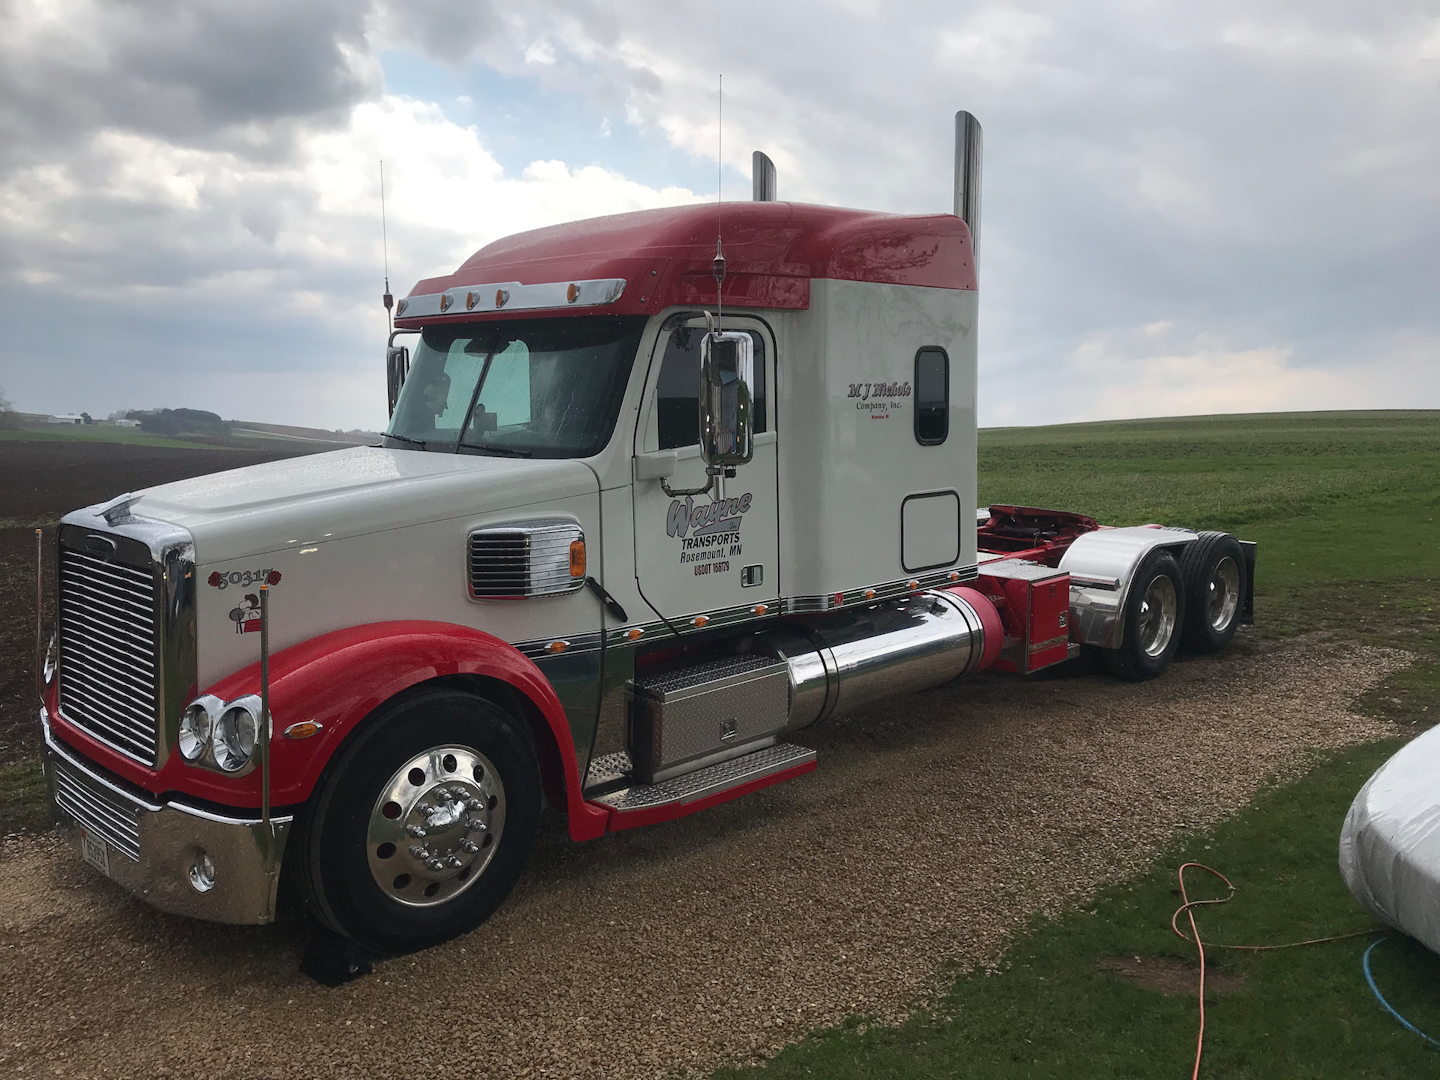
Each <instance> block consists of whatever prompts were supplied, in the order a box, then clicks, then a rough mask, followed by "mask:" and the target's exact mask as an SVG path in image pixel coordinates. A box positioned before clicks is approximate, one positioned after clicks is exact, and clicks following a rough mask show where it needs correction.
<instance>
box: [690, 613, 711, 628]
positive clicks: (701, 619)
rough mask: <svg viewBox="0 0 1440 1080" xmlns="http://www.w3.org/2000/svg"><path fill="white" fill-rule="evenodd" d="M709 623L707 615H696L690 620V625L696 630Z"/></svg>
mask: <svg viewBox="0 0 1440 1080" xmlns="http://www.w3.org/2000/svg"><path fill="white" fill-rule="evenodd" d="M709 621H710V617H709V616H708V615H696V616H695V618H693V619H691V620H690V624H691V625H692V626H694V627H696V628H699V627H701V626H704V625H705V624H706V623H708V622H709Z"/></svg>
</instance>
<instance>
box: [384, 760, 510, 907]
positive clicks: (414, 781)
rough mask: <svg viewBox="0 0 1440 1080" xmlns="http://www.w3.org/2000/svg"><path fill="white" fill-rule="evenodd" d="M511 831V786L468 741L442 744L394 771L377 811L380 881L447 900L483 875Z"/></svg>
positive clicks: (414, 899) (421, 897) (406, 899)
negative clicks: (507, 827)
mask: <svg viewBox="0 0 1440 1080" xmlns="http://www.w3.org/2000/svg"><path fill="white" fill-rule="evenodd" d="M504 831H505V785H504V783H502V782H501V779H500V774H499V772H498V771H497V770H496V768H495V765H494V763H493V762H492V761H490V759H489V758H487V757H486V756H485V755H484V754H482V753H480V752H479V751H477V750H474V749H472V748H471V747H468V746H436V747H433V748H431V749H429V750H425V751H423V752H421V753H419V754H416V755H415V756H414V757H412V758H411V759H410V760H409V761H407V762H405V763H404V764H403V765H401V766H400V768H398V769H396V770H395V774H394V775H393V776H391V777H390V780H389V782H388V783H386V785H385V787H384V788H383V789H382V790H381V792H380V794H379V796H378V797H377V798H376V799H375V803H374V805H373V807H372V808H371V810H370V827H369V830H368V834H367V836H366V845H365V846H366V854H367V855H368V857H369V861H370V873H371V874H372V875H373V876H374V878H375V883H376V884H377V885H379V886H380V888H381V889H382V890H384V891H385V892H386V893H387V894H388V895H390V896H391V897H393V898H394V899H396V900H398V901H399V902H400V903H402V904H408V905H411V906H414V907H427V906H431V905H435V904H444V903H446V902H448V901H450V900H452V899H454V898H455V897H456V896H458V895H459V894H460V893H462V892H464V891H465V890H466V889H467V888H469V887H470V886H471V885H473V884H474V883H475V882H476V881H478V880H479V878H480V875H481V874H483V873H484V872H485V868H486V867H487V866H489V865H490V860H491V859H493V858H494V857H495V852H496V850H497V844H498V842H499V840H500V838H501V836H502V835H503V834H504Z"/></svg>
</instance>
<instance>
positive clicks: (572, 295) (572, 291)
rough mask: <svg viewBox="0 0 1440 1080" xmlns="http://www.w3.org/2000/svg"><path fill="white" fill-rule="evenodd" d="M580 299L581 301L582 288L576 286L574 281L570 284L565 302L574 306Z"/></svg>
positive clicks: (566, 291)
mask: <svg viewBox="0 0 1440 1080" xmlns="http://www.w3.org/2000/svg"><path fill="white" fill-rule="evenodd" d="M579 299H580V286H579V285H576V284H575V283H574V282H573V281H572V282H571V283H570V287H569V288H568V289H566V290H565V302H566V303H567V304H573V303H574V302H575V301H576V300H579Z"/></svg>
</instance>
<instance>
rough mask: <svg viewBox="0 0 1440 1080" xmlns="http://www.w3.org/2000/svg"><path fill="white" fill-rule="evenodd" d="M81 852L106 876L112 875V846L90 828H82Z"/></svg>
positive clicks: (87, 860) (86, 859)
mask: <svg viewBox="0 0 1440 1080" xmlns="http://www.w3.org/2000/svg"><path fill="white" fill-rule="evenodd" d="M80 854H81V855H83V856H84V858H85V861H86V862H88V863H89V864H90V865H91V866H93V867H95V869H96V870H99V871H100V872H101V873H102V874H104V875H105V876H106V877H109V876H110V848H109V846H108V845H107V844H106V843H105V841H104V840H102V839H100V837H98V836H96V835H95V834H94V833H92V832H91V831H90V830H89V829H81V830H80Z"/></svg>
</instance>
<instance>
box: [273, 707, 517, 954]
mask: <svg viewBox="0 0 1440 1080" xmlns="http://www.w3.org/2000/svg"><path fill="white" fill-rule="evenodd" d="M540 805H541V789H540V769H539V764H538V762H537V760H536V756H535V749H534V746H533V745H532V743H531V741H530V738H529V736H528V732H527V731H526V730H525V729H524V728H523V727H522V726H521V725H520V724H519V723H518V722H517V721H516V720H515V718H514V717H512V716H511V715H510V714H509V713H507V712H505V711H504V710H503V709H500V708H499V707H497V706H496V705H494V704H493V703H491V702H489V701H486V700H485V699H483V698H480V697H477V696H475V695H472V694H467V693H464V692H462V691H457V690H452V689H436V690H431V691H424V692H421V693H419V694H417V695H415V696H413V697H409V698H406V699H404V700H402V701H400V702H398V703H396V704H395V705H393V706H391V707H389V708H387V709H386V710H385V711H383V712H382V713H381V715H379V716H377V717H375V718H374V720H373V721H372V722H371V723H370V724H369V725H368V726H367V727H366V728H365V729H364V730H363V731H362V732H361V733H360V735H359V736H358V737H357V738H356V739H355V740H354V741H353V742H352V743H351V744H350V745H349V746H347V747H346V748H345V750H344V751H343V752H342V753H341V755H340V757H339V759H338V760H337V761H336V762H335V765H334V767H333V768H332V770H331V771H330V774H329V775H328V776H327V777H326V779H325V780H324V782H323V783H322V785H321V788H320V791H319V794H318V796H317V798H316V800H315V802H314V804H313V812H312V813H311V814H310V815H309V817H308V820H301V821H297V826H299V828H298V830H297V832H298V835H297V836H296V839H297V840H299V841H300V849H299V850H298V851H297V856H298V859H297V862H298V864H299V865H298V867H297V869H299V871H300V873H301V875H302V876H303V880H304V881H305V884H306V886H307V888H306V893H307V896H306V899H307V901H308V903H309V905H310V907H311V909H312V910H313V911H314V912H315V913H316V915H317V916H319V918H320V919H321V920H322V921H323V922H325V923H326V924H328V925H329V926H330V927H331V928H332V929H333V930H335V931H337V932H338V933H341V934H343V935H345V936H346V937H348V938H350V939H352V940H354V941H355V942H357V943H358V944H360V945H361V946H363V947H364V948H366V949H369V950H371V951H372V952H376V953H380V954H391V955H394V954H400V953H406V952H412V951H414V950H416V949H424V948H428V947H429V946H431V945H436V944H438V943H440V942H442V941H446V940H448V939H450V938H453V937H455V936H457V935H459V934H463V933H465V932H467V931H469V930H472V929H474V928H475V927H477V926H479V925H480V924H481V923H482V922H484V921H485V919H487V918H489V916H490V915H491V913H493V912H494V911H495V909H496V908H497V907H499V906H500V904H501V902H502V901H503V900H504V899H505V897H506V896H508V895H509V893H510V890H511V889H512V888H513V887H514V885H515V882H516V880H517V879H518V878H519V876H520V873H521V871H522V870H523V869H524V866H525V860H526V858H527V856H528V855H529V852H530V848H531V846H532V845H533V843H534V840H535V833H536V830H537V828H538V827H539V821H540Z"/></svg>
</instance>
